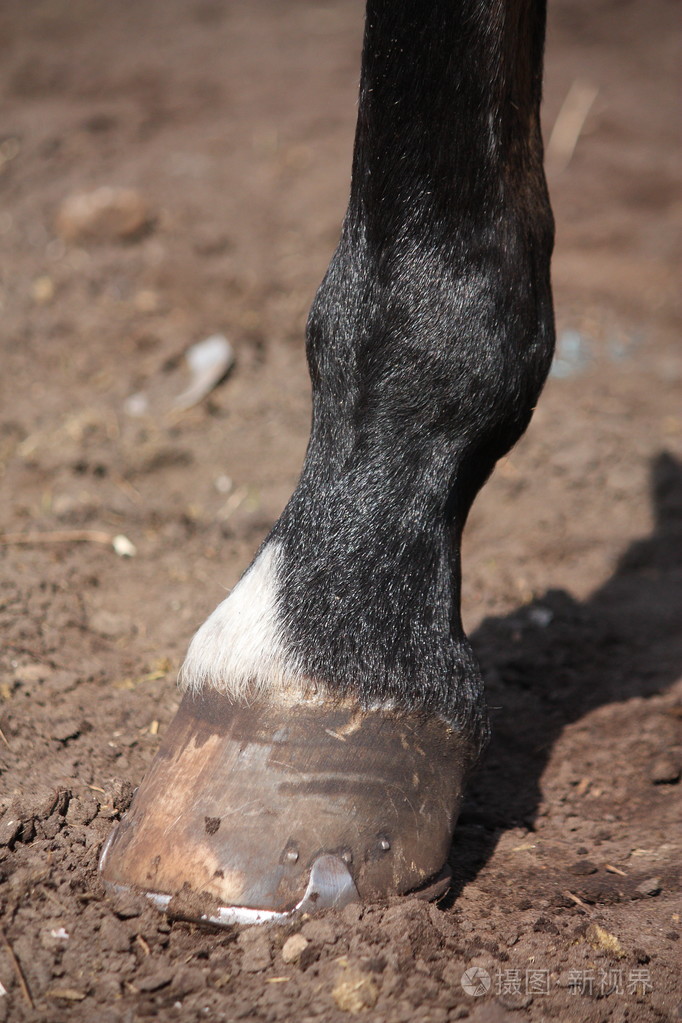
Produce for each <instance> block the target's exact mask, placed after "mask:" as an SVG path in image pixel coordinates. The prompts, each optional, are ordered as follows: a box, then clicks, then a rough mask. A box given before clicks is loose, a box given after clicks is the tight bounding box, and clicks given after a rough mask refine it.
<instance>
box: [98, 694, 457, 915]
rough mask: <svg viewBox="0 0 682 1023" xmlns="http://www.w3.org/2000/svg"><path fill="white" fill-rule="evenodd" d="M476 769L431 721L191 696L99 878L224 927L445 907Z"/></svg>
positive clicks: (453, 736)
mask: <svg viewBox="0 0 682 1023" xmlns="http://www.w3.org/2000/svg"><path fill="white" fill-rule="evenodd" d="M469 762H470V749H469V746H468V744H467V742H466V740H465V739H463V737H462V736H461V734H459V733H457V732H455V731H454V730H453V729H452V728H450V727H449V726H448V725H446V724H445V723H444V722H443V721H440V720H438V719H434V718H426V717H423V716H418V715H416V714H406V713H395V712H388V711H378V710H377V711H365V710H360V709H359V708H358V707H350V706H347V705H331V704H324V705H322V704H317V703H299V704H297V705H296V706H291V707H288V706H277V705H273V704H271V703H255V704H251V705H249V706H246V705H244V704H243V703H235V702H234V701H233V700H231V699H230V698H229V697H228V696H225V695H224V694H221V693H218V692H215V691H211V692H206V693H203V694H199V695H192V694H187V695H185V697H184V698H183V701H182V704H181V706H180V709H179V710H178V713H177V715H176V717H175V719H174V720H173V722H172V723H171V725H170V727H169V729H168V732H167V734H166V736H165V738H164V741H163V743H162V745H161V748H160V750H159V752H158V754H157V756H156V758H155V760H154V761H153V763H152V765H151V768H150V770H149V773H148V774H147V776H146V778H145V779H144V781H143V783H142V785H141V786H140V788H139V790H138V792H137V793H136V795H135V798H134V800H133V803H132V805H131V808H130V810H129V812H128V813H127V814H126V816H125V817H124V818H123V820H122V821H121V823H120V824H119V825H118V826H117V828H116V830H115V831H114V833H113V834H112V836H111V837H110V839H109V841H108V842H107V844H106V846H105V849H104V852H103V853H102V858H101V861H100V869H101V872H102V876H103V878H104V880H105V881H106V882H107V883H108V884H110V885H113V886H115V887H117V888H120V887H125V888H129V887H132V888H136V889H138V890H141V891H144V892H146V893H147V894H148V895H149V896H150V897H151V898H153V899H154V900H155V901H156V902H157V904H158V905H159V906H160V907H161V908H170V909H171V910H172V911H173V912H176V913H177V915H179V916H185V917H187V918H189V919H197V920H202V919H203V920H209V921H212V922H216V923H224V924H229V923H233V922H235V921H236V922H239V921H241V922H258V921H260V920H269V919H278V918H281V919H285V918H287V917H288V916H289V915H290V914H292V913H295V912H304V911H305V912H311V911H314V910H315V909H322V908H326V907H328V906H332V905H335V906H342V905H345V904H346V903H347V902H351V901H373V900H377V899H382V898H386V897H387V896H391V895H400V894H405V893H407V892H413V891H415V890H417V892H418V891H419V890H420V889H421V891H422V894H423V895H424V897H427V898H436V897H438V896H439V895H440V894H442V893H443V891H445V890H446V889H447V886H448V880H449V875H448V874H447V872H446V871H445V872H444V871H443V866H444V864H445V863H446V860H447V854H448V849H449V846H450V840H451V837H452V831H453V829H454V826H455V822H456V818H457V813H458V810H459V804H460V800H461V794H462V782H463V778H464V775H465V773H466V769H467V767H468V765H469Z"/></svg>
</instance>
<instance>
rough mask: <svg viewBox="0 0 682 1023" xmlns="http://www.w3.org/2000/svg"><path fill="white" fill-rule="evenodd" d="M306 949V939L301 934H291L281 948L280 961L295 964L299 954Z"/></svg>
mask: <svg viewBox="0 0 682 1023" xmlns="http://www.w3.org/2000/svg"><path fill="white" fill-rule="evenodd" d="M307 947H308V939H307V938H304V937H303V935H302V934H292V935H291V937H290V938H287V940H286V941H285V942H284V944H283V946H282V959H283V960H284V962H285V963H295V962H298V960H299V959H300V957H301V953H302V952H304V951H305V949H306V948H307Z"/></svg>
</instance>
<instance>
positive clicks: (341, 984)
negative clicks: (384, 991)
mask: <svg viewBox="0 0 682 1023" xmlns="http://www.w3.org/2000/svg"><path fill="white" fill-rule="evenodd" d="M378 997H379V989H378V988H377V986H376V984H375V983H374V981H373V980H372V978H371V977H370V976H369V975H368V974H367V973H364V972H363V971H362V970H358V969H355V968H353V967H350V968H346V969H344V970H343V971H342V972H341V974H340V976H339V978H338V980H337V981H336V984H335V985H334V988H333V990H332V998H333V999H334V1001H335V1002H336V1004H337V1005H338V1007H339V1009H343V1011H344V1012H352V1013H358V1012H362V1011H363V1010H364V1009H372V1008H374V1006H375V1005H376V1001H377V998H378Z"/></svg>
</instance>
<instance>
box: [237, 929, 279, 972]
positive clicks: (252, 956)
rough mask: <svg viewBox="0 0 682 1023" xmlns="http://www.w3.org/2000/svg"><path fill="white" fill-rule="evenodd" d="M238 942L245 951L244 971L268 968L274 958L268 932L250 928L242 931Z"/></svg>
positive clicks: (258, 970) (259, 970)
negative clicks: (263, 932) (264, 932)
mask: <svg viewBox="0 0 682 1023" xmlns="http://www.w3.org/2000/svg"><path fill="white" fill-rule="evenodd" d="M237 944H238V945H239V947H240V948H241V950H242V952H243V957H242V970H243V971H244V973H260V972H261V970H267V968H268V966H269V965H270V960H271V958H272V949H271V947H270V939H269V938H268V936H267V934H262V933H260V932H259V931H258V930H254V929H249V930H245V931H242V933H241V934H240V935H239V938H238V941H237Z"/></svg>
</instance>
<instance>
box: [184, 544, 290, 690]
mask: <svg viewBox="0 0 682 1023" xmlns="http://www.w3.org/2000/svg"><path fill="white" fill-rule="evenodd" d="M279 560H280V547H279V544H278V543H276V542H270V543H269V544H267V545H266V546H265V547H264V548H263V550H262V551H261V553H260V554H259V555H258V557H257V558H256V560H255V561H254V562H253V564H252V565H251V567H250V568H249V569H248V570H247V572H246V573H245V574H244V575H243V576H242V578H241V579H240V580H239V582H238V583H237V585H236V586H235V588H234V589H233V590H232V592H231V593H230V595H229V597H227V598H226V599H225V600H224V601H223V602H222V603H221V604H219V605H218V607H217V608H216V609H215V611H214V612H213V614H212V615H210V616H209V617H208V618H207V619H206V621H205V622H204V624H203V625H202V626H201V628H200V629H199V630H198V632H197V633H196V634H195V636H194V638H193V639H192V642H191V643H190V646H189V650H188V651H187V657H186V658H185V663H184V664H183V666H182V668H181V670H180V679H179V681H180V685H181V687H182V688H183V689H184V690H187V691H190V692H200V691H201V690H202V689H205V688H213V689H218V690H220V691H221V692H224V693H227V694H228V695H229V696H232V697H234V698H235V699H241V700H247V699H251V698H255V697H259V696H261V697H267V696H270V697H275V698H277V696H280V697H281V696H283V695H284V694H285V693H286V692H287V691H289V692H291V691H292V690H294V691H296V692H297V693H301V691H302V690H303V689H304V688H306V687H305V682H304V680H303V678H302V675H301V672H300V670H298V666H297V664H296V663H295V660H294V659H293V658H292V657H291V656H290V655H288V654H287V651H286V649H285V642H284V636H283V630H282V623H281V620H280V616H279V613H278V608H277V592H278V585H279V584H278V567H279Z"/></svg>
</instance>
